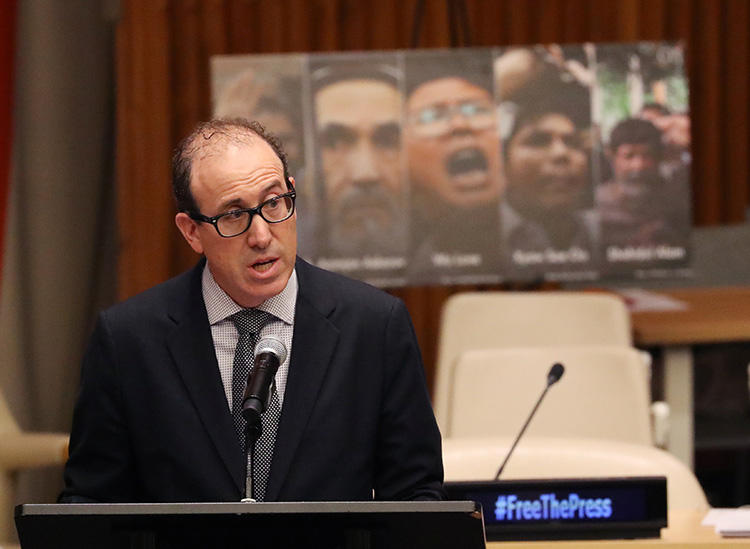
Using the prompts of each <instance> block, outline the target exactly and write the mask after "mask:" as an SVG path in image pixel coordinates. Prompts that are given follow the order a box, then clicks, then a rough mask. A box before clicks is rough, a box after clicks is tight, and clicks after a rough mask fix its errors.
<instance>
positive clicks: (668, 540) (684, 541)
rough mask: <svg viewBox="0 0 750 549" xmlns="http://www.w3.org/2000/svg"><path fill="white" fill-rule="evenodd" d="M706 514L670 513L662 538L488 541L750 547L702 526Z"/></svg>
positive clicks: (534, 546) (536, 547)
mask: <svg viewBox="0 0 750 549" xmlns="http://www.w3.org/2000/svg"><path fill="white" fill-rule="evenodd" d="M704 515H705V513H702V512H699V511H680V510H678V511H670V512H669V518H668V523H669V527H667V528H664V529H663V530H662V531H661V538H659V539H638V540H594V541H534V542H532V541H512V542H508V541H504V542H489V543H487V549H574V548H579V547H580V548H582V549H599V548H601V549H616V548H623V549H631V548H632V549H640V548H645V549H658V548H660V547H687V548H689V549H690V548H693V549H708V548H714V547H716V548H718V549H728V548H730V547H737V548H745V549H748V548H750V539H749V538H742V539H729V538H721V537H720V536H719V535H718V534H716V532H714V529H713V528H712V527H709V526H701V520H703V516H704Z"/></svg>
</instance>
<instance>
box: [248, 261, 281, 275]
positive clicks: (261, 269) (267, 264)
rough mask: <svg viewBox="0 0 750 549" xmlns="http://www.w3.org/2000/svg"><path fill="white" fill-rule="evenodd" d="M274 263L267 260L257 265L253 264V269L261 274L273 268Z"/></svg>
mask: <svg viewBox="0 0 750 549" xmlns="http://www.w3.org/2000/svg"><path fill="white" fill-rule="evenodd" d="M275 262H276V260H275V259H267V260H265V261H258V262H257V263H253V269H255V270H256V271H258V272H259V273H263V272H265V271H267V270H268V269H270V268H271V267H273V264H274V263H275Z"/></svg>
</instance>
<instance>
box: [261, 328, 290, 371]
mask: <svg viewBox="0 0 750 549" xmlns="http://www.w3.org/2000/svg"><path fill="white" fill-rule="evenodd" d="M263 353H271V354H273V355H275V356H276V357H278V359H279V364H283V363H284V361H285V360H286V345H284V342H283V341H281V339H279V338H278V337H276V336H273V335H267V336H263V338H262V339H261V340H260V341H258V344H257V345H256V346H255V357H256V358H257V357H258V356H259V355H262V354H263Z"/></svg>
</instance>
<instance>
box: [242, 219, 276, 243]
mask: <svg viewBox="0 0 750 549" xmlns="http://www.w3.org/2000/svg"><path fill="white" fill-rule="evenodd" d="M245 236H246V238H247V244H248V246H250V247H251V248H260V249H265V248H267V247H268V245H269V244H270V243H271V238H272V235H271V225H270V224H269V223H268V221H266V220H265V219H263V218H262V217H261V216H260V215H258V214H256V215H254V216H253V219H252V221H251V223H250V228H249V229H248V230H247V233H246V235H245Z"/></svg>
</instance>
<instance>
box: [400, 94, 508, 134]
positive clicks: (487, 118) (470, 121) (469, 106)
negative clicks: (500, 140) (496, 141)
mask: <svg viewBox="0 0 750 549" xmlns="http://www.w3.org/2000/svg"><path fill="white" fill-rule="evenodd" d="M457 114H458V115H461V117H462V118H463V119H464V120H465V122H466V124H467V125H468V126H469V127H470V128H471V129H473V130H486V129H488V128H491V127H492V126H493V125H494V124H495V113H494V110H493V108H492V104H491V103H489V102H487V101H462V102H461V103H457V104H455V105H439V104H438V105H430V106H428V107H424V108H422V109H420V110H418V111H417V112H415V113H414V114H412V115H411V117H410V119H411V123H412V127H413V128H414V131H415V133H417V134H419V135H422V136H424V137H439V136H441V135H445V134H447V133H448V132H449V131H450V129H451V120H452V119H453V117H454V116H455V115H457Z"/></svg>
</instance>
